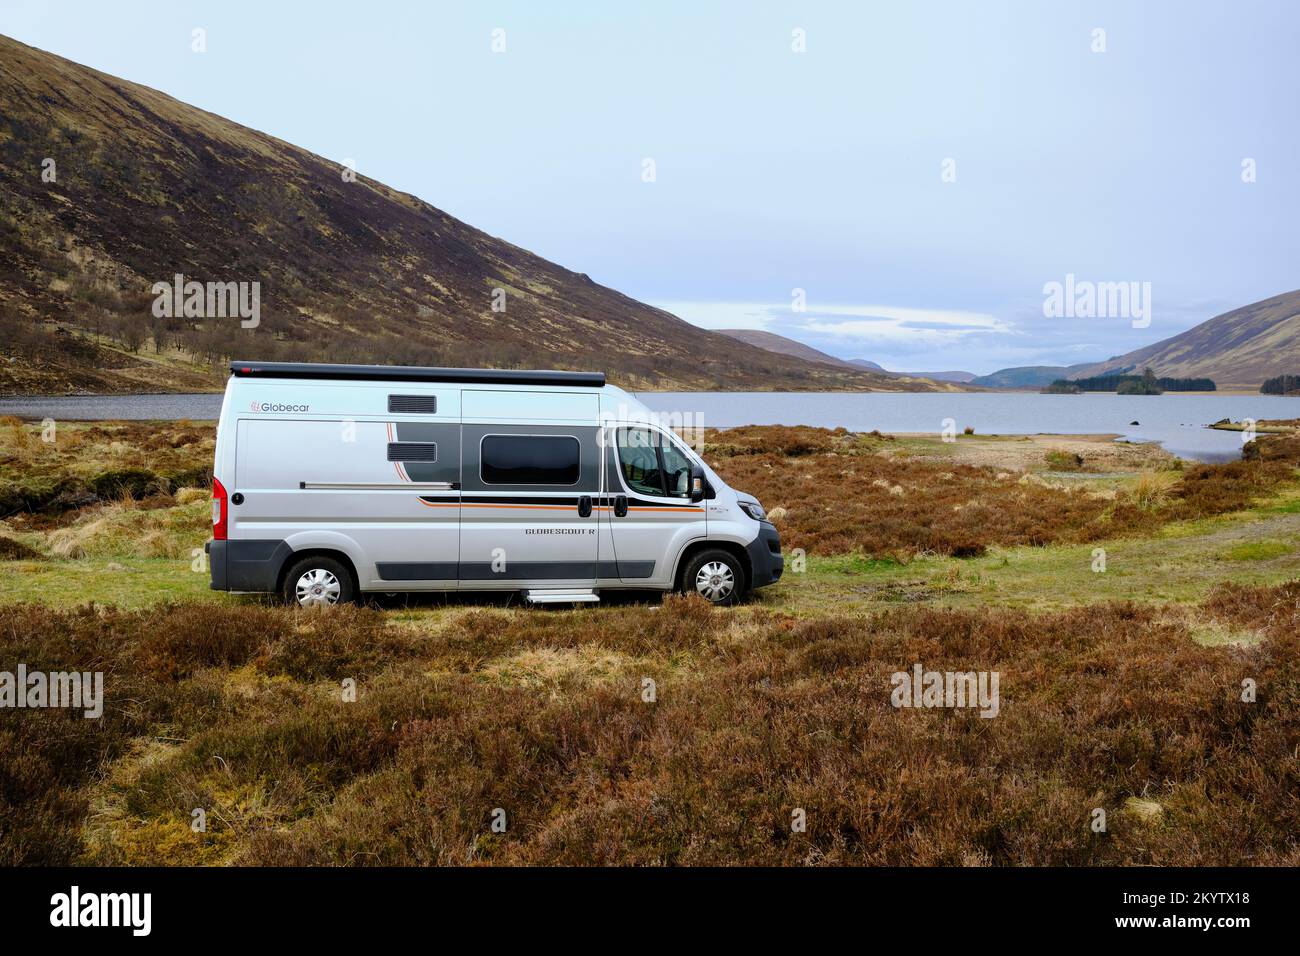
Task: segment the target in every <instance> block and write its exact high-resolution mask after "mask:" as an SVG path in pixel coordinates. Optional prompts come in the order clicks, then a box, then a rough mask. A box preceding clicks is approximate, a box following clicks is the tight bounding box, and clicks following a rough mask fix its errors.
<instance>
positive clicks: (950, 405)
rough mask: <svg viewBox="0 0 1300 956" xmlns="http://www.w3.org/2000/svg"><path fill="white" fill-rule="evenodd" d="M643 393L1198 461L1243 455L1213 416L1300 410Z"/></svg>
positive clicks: (1159, 400)
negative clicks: (1129, 445)
mask: <svg viewBox="0 0 1300 956" xmlns="http://www.w3.org/2000/svg"><path fill="white" fill-rule="evenodd" d="M637 398H639V399H641V401H643V402H645V404H646V405H648V406H649V407H650V408H652V409H654V410H655V411H659V412H666V413H680V414H682V415H693V414H698V415H700V416H702V422H701V423H702V424H704V425H706V426H708V427H711V428H728V427H731V426H735V425H821V426H823V427H825V428H837V427H843V428H847V429H849V430H850V431H871V430H872V429H879V430H880V431H882V432H887V433H888V432H920V433H928V434H939V433H940V432H941V431H942V430H943V427H944V420H945V419H948V418H951V419H953V421H954V422H955V424H956V428H957V430H958V431H962V430H964V429H965V428H966V427H967V426H969V427H972V428H974V429H975V431H976V432H977V433H979V434H981V435H1035V434H1054V435H1119V436H1120V440H1124V441H1154V442H1159V443H1160V444H1161V445H1163V446H1164V447H1165V448H1167V449H1168V450H1169V451H1170V452H1172V453H1173V454H1175V455H1178V456H1180V457H1182V458H1190V459H1195V460H1198V461H1226V460H1228V459H1234V458H1237V457H1239V456H1240V454H1241V434H1240V433H1239V432H1229V431H1218V430H1215V429H1210V428H1206V427H1205V426H1206V425H1209V424H1211V423H1212V422H1217V421H1219V420H1221V419H1224V418H1230V419H1232V420H1234V421H1240V420H1241V419H1243V418H1253V419H1256V420H1259V419H1264V418H1300V398H1282V397H1279V396H1275V395H1179V394H1173V393H1166V394H1164V395H1114V394H1110V393H1097V392H1092V393H1086V394H1083V395H1039V394H1036V393H1026V392H923V393H922V392H901V393H900V392H865V393H863V392H852V393H850V392H795V393H789V392H785V393H782V392H642V393H639V394H638V395H637ZM691 421H694V419H692V420H690V421H688V422H687V423H688V424H690V423H691ZM1131 422H1138V423H1139V424H1137V425H1133V424H1130V423H1131Z"/></svg>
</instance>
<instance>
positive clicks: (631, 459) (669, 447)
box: [618, 428, 691, 498]
mask: <svg viewBox="0 0 1300 956" xmlns="http://www.w3.org/2000/svg"><path fill="white" fill-rule="evenodd" d="M618 465H619V468H620V470H621V471H622V472H623V480H624V481H626V482H627V486H628V488H630V489H632V490H633V491H639V492H641V493H642V494H646V495H660V496H667V497H672V498H689V497H690V493H691V492H690V487H691V462H690V459H688V458H687V457H686V456H685V455H683V454H682V453H681V451H680V450H678V449H677V448H676V447H674V445H673V444H672V442H664V441H663V440H662V438H661V437H660V435H659V433H658V432H655V431H651V430H650V429H648V428H620V429H619V430H618Z"/></svg>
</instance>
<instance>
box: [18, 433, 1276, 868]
mask: <svg viewBox="0 0 1300 956" xmlns="http://www.w3.org/2000/svg"><path fill="white" fill-rule="evenodd" d="M110 434H111V432H110ZM765 434H766V433H765V432H764V430H761V429H739V430H736V431H735V432H734V433H733V432H728V433H723V434H722V435H721V436H717V437H718V438H719V439H720V440H719V441H718V442H717V443H716V447H714V448H713V450H712V451H711V452H710V454H711V455H713V456H714V457H713V458H712V459H711V460H714V461H717V462H719V464H720V467H721V468H723V469H733V470H734V471H735V472H736V473H742V474H745V475H749V476H759V475H760V474H762V473H764V472H768V471H771V472H772V473H773V474H771V475H769V476H768V477H767V478H766V479H765V480H766V481H767V482H769V484H768V485H766V486H764V487H763V488H760V487H758V486H756V485H753V484H746V483H745V482H744V480H741V479H737V483H738V486H739V487H742V488H744V489H745V490H747V491H757V492H758V493H759V495H760V497H761V498H762V499H763V500H764V503H765V504H767V505H768V507H769V510H770V511H771V512H772V513H774V514H777V515H779V517H777V518H776V520H777V521H778V523H779V524H780V525H781V527H782V529H783V534H785V535H786V536H787V537H786V550H787V559H788V560H789V559H790V558H791V557H792V555H791V547H792V546H797V545H794V544H793V542H796V541H799V540H801V538H800V535H804V536H805V538H813V537H815V536H816V534H817V532H818V531H819V529H817V528H813V527H812V526H811V525H808V524H801V522H805V521H810V520H811V518H809V517H808V516H806V515H804V514H802V513H801V512H799V510H798V506H797V505H795V504H794V503H793V502H789V501H785V500H783V499H782V498H780V497H774V490H773V489H775V488H776V487H778V486H780V485H781V483H782V482H783V481H786V480H789V479H791V478H794V479H796V480H798V476H800V475H801V474H804V473H805V472H806V471H812V472H813V473H815V474H820V475H824V476H831V479H832V480H829V481H828V482H827V484H826V488H827V494H829V495H831V496H832V500H833V501H834V503H835V504H836V506H837V507H839V508H840V509H841V510H853V509H856V508H858V507H859V504H858V502H857V498H856V497H855V496H856V495H857V493H858V491H859V490H860V489H862V488H863V487H864V480H863V479H867V480H866V481H865V487H866V488H870V489H872V490H871V491H868V492H865V494H866V495H867V496H868V498H869V500H870V501H871V502H872V508H874V507H876V506H877V505H879V503H880V502H896V503H898V504H899V505H900V510H898V511H892V512H891V511H889V510H888V509H885V510H882V511H878V512H873V511H872V510H871V508H866V509H865V510H863V511H861V512H857V511H854V512H853V513H855V514H861V515H863V516H864V518H863V520H864V521H865V524H864V525H863V528H862V529H859V530H855V531H854V532H853V533H851V534H850V533H841V535H840V537H838V538H835V537H824V538H821V539H818V540H820V542H821V543H820V544H819V545H818V546H816V547H812V548H809V549H808V553H807V554H806V555H805V556H804V557H805V561H806V564H805V565H804V570H802V571H798V570H795V569H794V567H793V561H791V564H790V565H789V567H790V573H788V574H787V575H786V576H785V578H784V579H783V580H782V581H781V582H780V583H779V584H778V585H776V586H774V587H772V588H768V589H764V590H763V591H762V592H760V594H759V596H758V598H757V599H756V600H755V601H753V602H751V603H748V604H744V605H741V606H739V607H736V608H730V609H717V610H715V609H712V608H709V607H707V606H706V605H704V604H703V603H702V602H699V601H697V600H693V599H692V600H687V599H682V598H673V599H669V600H667V601H665V602H663V603H662V604H661V603H660V602H659V600H658V599H657V598H653V597H652V598H650V599H649V600H645V599H640V598H637V597H635V596H634V597H632V598H628V599H622V600H617V601H609V602H605V603H603V604H602V605H601V606H598V607H588V608H578V609H573V610H548V611H537V610H526V609H521V608H519V607H518V606H504V602H503V600H502V599H500V598H498V599H479V598H475V597H459V598H457V597H452V598H450V599H446V598H441V597H422V598H415V599H413V600H411V601H410V602H405V601H389V602H385V603H383V604H381V605H379V606H377V607H345V608H336V609H333V610H331V611H330V612H328V613H324V614H320V613H315V614H313V613H305V612H297V611H294V610H290V609H287V608H283V607H279V606H275V605H273V604H271V603H270V602H268V601H265V600H262V599H259V598H254V597H241V596H234V595H228V594H222V593H217V592H212V591H211V590H209V589H208V586H207V585H208V579H207V575H206V574H205V573H201V572H196V571H195V570H193V569H192V564H191V549H192V547H194V546H195V545H196V544H201V541H202V539H203V538H204V537H206V534H207V521H208V511H207V506H206V502H205V500H204V496H203V495H202V494H201V493H187V492H185V491H183V490H182V491H179V492H176V493H175V494H173V493H171V492H165V491H163V490H161V489H157V488H154V489H151V490H149V491H148V492H147V493H146V494H144V496H143V497H140V498H137V497H136V496H134V495H132V494H119V495H118V496H117V497H114V498H111V499H109V500H106V501H99V502H95V503H91V504H87V505H84V506H81V507H78V508H74V509H70V510H64V511H60V512H58V513H53V514H52V513H47V512H23V513H20V514H18V515H14V516H11V517H10V518H9V519H8V520H5V521H0V539H4V540H7V541H9V542H11V544H10V545H5V547H7V548H8V549H9V550H8V551H7V552H6V553H10V554H14V555H16V556H17V557H13V558H9V559H4V558H0V646H2V647H3V648H4V655H3V656H4V659H5V661H11V662H23V663H25V664H27V666H28V668H29V669H32V670H38V669H47V670H62V669H71V668H77V669H95V670H100V671H103V672H104V674H105V688H106V697H107V700H106V707H105V716H104V718H103V719H102V720H99V721H89V720H85V719H83V718H81V717H79V716H74V715H72V714H69V713H68V712H66V711H40V710H36V711H33V710H24V711H22V712H21V713H20V714H14V715H10V717H8V718H6V719H5V721H4V722H2V723H0V864H15V863H88V864H127V865H149V864H160V865H176V864H193V865H219V864H288V865H298V864H352V865H357V864H395V865H423V864H431V863H432V864H437V863H451V864H468V863H502V864H532V863H560V864H564V863H583V864H604V863H623V864H647V865H663V864H735V863H749V864H760V865H762V864H888V865H917V864H952V865H957V864H978V865H990V864H991V865H1024V864H1061V865H1147V864H1152V865H1208V864H1217V865H1236V864H1243V863H1244V864H1275V865H1295V864H1296V863H1297V862H1300V855H1298V854H1300V851H1298V850H1297V844H1296V838H1295V834H1296V833H1297V832H1300V800H1297V798H1296V796H1295V795H1296V793H1298V792H1300V786H1297V785H1298V784H1300V776H1298V775H1297V774H1298V771H1297V768H1296V764H1295V761H1294V748H1295V741H1296V740H1297V739H1300V717H1298V716H1297V715H1300V707H1297V705H1298V704H1300V699H1298V697H1300V656H1298V655H1297V650H1300V583H1298V582H1297V578H1298V577H1300V512H1298V511H1297V510H1296V507H1295V505H1296V503H1297V502H1300V488H1297V487H1296V485H1295V483H1294V481H1293V476H1294V464H1293V461H1292V459H1291V458H1290V455H1291V452H1290V450H1288V449H1289V446H1287V445H1284V444H1273V443H1274V442H1279V443H1281V442H1285V441H1286V439H1285V437H1277V438H1268V439H1265V440H1262V442H1261V444H1262V448H1261V449H1258V450H1257V451H1258V456H1259V457H1258V458H1252V459H1250V460H1247V461H1244V462H1239V463H1230V464H1228V465H1224V466H1209V467H1202V466H1197V465H1188V466H1185V467H1184V468H1182V469H1181V470H1179V469H1174V468H1163V469H1159V468H1154V467H1153V465H1155V464H1158V462H1156V461H1153V460H1152V459H1150V458H1140V457H1137V456H1136V455H1135V456H1134V457H1133V458H1131V459H1118V458H1114V457H1112V458H1109V459H1107V463H1106V465H1105V466H1104V467H1105V468H1106V469H1107V470H1105V471H1090V469H1091V468H1094V467H1096V466H1097V462H1096V461H1095V460H1090V457H1089V452H1088V451H1087V450H1086V449H1085V450H1084V451H1083V452H1082V453H1081V454H1082V457H1083V458H1084V464H1083V465H1082V466H1081V468H1080V469H1079V470H1077V471H1075V472H1072V473H1070V474H1068V475H1065V476H1064V477H1063V478H1059V479H1058V476H1056V475H1055V474H1054V473H1053V472H1052V471H1051V469H1052V468H1053V465H1054V462H1052V461H1050V460H1048V459H1046V458H1045V455H1044V452H1043V450H1042V448H1041V447H1040V446H1037V445H1034V444H1032V443H1026V442H1022V441H1019V440H1016V441H1011V440H1006V441H998V440H996V439H992V438H985V437H983V436H980V437H978V438H969V439H963V440H962V441H961V442H960V443H955V444H959V445H961V446H962V450H960V451H953V448H952V444H950V443H943V444H942V445H941V444H940V443H939V442H937V441H933V442H927V441H925V440H922V439H914V438H909V439H898V440H891V439H890V438H888V437H886V436H879V435H856V436H855V435H850V434H849V433H847V432H827V431H825V430H820V429H810V430H802V429H789V430H784V429H776V430H773V432H772V433H771V434H770V435H767V437H765ZM199 437H200V441H199V442H187V443H182V447H185V446H194V447H198V446H199V445H201V441H202V438H203V435H202V432H201V431H200V433H199ZM769 439H770V440H769ZM92 447H94V446H93V445H92ZM1070 447H1071V448H1076V447H1079V446H1074V445H1072V446H1070ZM772 448H778V449H780V451H781V454H780V455H779V456H777V455H774V453H773V452H772V451H771V450H770V449H772ZM991 449H992V450H995V451H996V450H997V449H1005V450H1006V452H1007V454H1008V455H1010V454H1014V455H1016V456H1017V458H1016V461H1018V462H1020V463H1021V466H1020V467H1015V466H1013V465H1012V464H1011V463H1003V464H1001V465H998V464H986V463H983V462H987V461H988V460H989V459H988V455H989V454H990V453H991V452H990V450H991ZM1072 453H1078V452H1072ZM117 454H118V455H119V456H120V457H124V458H125V457H129V454H128V453H126V452H119V453H117ZM141 454H143V453H141ZM162 454H164V455H165V454H166V453H165V452H163V453H162ZM187 454H188V452H187ZM1106 454H1109V455H1125V454H1128V452H1127V451H1120V452H1112V451H1110V450H1109V449H1107V450H1106ZM1142 454H1147V453H1142ZM974 456H980V457H978V459H976V458H975V457H974ZM972 460H979V461H980V462H982V463H981V464H971V462H972ZM28 461H30V462H31V463H32V464H31V467H33V468H36V469H39V468H41V467H44V464H43V463H41V462H40V459H39V458H38V457H36V456H35V454H33V456H32V457H31V458H30V459H28ZM1117 462H1118V463H1119V464H1117ZM103 463H104V462H102V461H101V462H94V463H89V462H88V463H87V465H86V467H87V468H96V467H100V466H101V465H102V464H103ZM769 465H770V468H769V467H768V466H769ZM10 467H12V468H16V469H17V473H16V477H17V478H18V479H20V480H21V479H22V478H23V477H24V474H23V472H22V466H21V462H19V463H18V464H13V463H12V462H11V465H10ZM145 467H149V465H148V463H147V462H146V465H145ZM843 471H850V472H854V474H853V475H842V476H840V480H834V476H835V475H836V474H837V473H838V472H843ZM726 473H727V472H725V471H724V474H726ZM945 474H948V475H951V476H952V478H951V479H945V478H942V477H941V476H943V475H945ZM877 480H879V481H880V482H881V484H880V485H876V484H874V482H875V481H877ZM895 487H901V488H902V489H903V494H901V495H900V494H898V493H896V492H894V491H893V488H895ZM985 495H988V496H990V497H991V500H992V501H994V502H995V503H996V504H997V507H999V508H1006V507H1009V503H1010V502H1013V501H1015V502H1022V503H1023V502H1026V501H1036V502H1039V504H1038V505H1037V506H1036V508H1037V510H1036V511H1035V512H1034V514H1035V515H1036V516H1037V517H1033V518H1032V519H1031V524H1032V522H1037V523H1038V524H1037V525H1036V526H1037V527H1038V528H1039V529H1040V530H1041V531H1042V534H1041V537H1042V538H1043V540H1042V541H1041V543H1029V542H1026V541H1023V540H1019V537H1020V535H1019V534H1011V535H1008V534H1007V533H1006V531H1005V529H1004V528H1003V527H1001V526H1000V525H999V523H998V522H992V523H989V524H985V525H979V524H974V523H972V524H969V525H963V528H965V532H964V533H968V534H971V535H974V536H975V537H974V538H973V540H974V541H975V542H976V543H978V544H979V545H980V546H981V547H980V548H979V549H978V550H977V551H976V553H974V554H973V555H972V556H969V557H958V556H956V553H955V551H956V549H947V550H945V549H944V548H942V547H925V548H920V547H916V546H915V544H916V541H915V540H914V539H915V535H916V531H915V530H912V529H911V526H910V525H909V524H908V522H913V523H917V522H920V521H921V520H922V517H923V512H924V510H925V508H939V507H940V506H941V505H947V504H949V503H952V502H962V501H965V502H975V504H973V505H972V504H969V503H968V504H965V505H963V508H972V507H982V506H983V501H984V496H985ZM1079 499H1085V500H1086V501H1087V502H1095V503H1097V505H1096V506H1098V507H1102V508H1103V509H1111V510H1110V514H1111V515H1114V514H1116V513H1121V512H1117V511H1116V510H1115V509H1116V508H1117V503H1123V504H1124V505H1125V506H1126V507H1127V508H1129V509H1131V513H1132V517H1131V520H1130V519H1125V520H1121V521H1118V522H1114V521H1112V523H1111V525H1110V531H1111V533H1110V534H1108V535H1105V536H1101V537H1097V538H1095V539H1091V538H1090V535H1089V534H1080V531H1081V530H1085V531H1087V530H1089V529H1090V528H1092V526H1091V525H1090V524H1089V522H1090V521H1091V520H1092V519H1091V518H1087V520H1085V521H1083V523H1082V524H1080V523H1078V522H1076V521H1075V519H1076V518H1079V517H1080V516H1081V515H1082V516H1084V517H1085V518H1086V516H1087V515H1088V514H1092V512H1090V511H1087V510H1086V509H1090V508H1093V507H1094V505H1093V504H1086V505H1084V506H1079V505H1078V504H1077V502H1078V500H1079ZM1053 502H1055V503H1053ZM1061 502H1065V504H1062V503H1061ZM1139 502H1141V503H1139ZM1077 507H1083V508H1085V510H1084V511H1077V512H1076V511H1073V510H1072V509H1074V508H1077ZM778 508H781V509H783V512H784V513H781V512H778V511H777V509H778ZM995 510H996V509H995ZM1122 513H1123V514H1128V513H1129V512H1127V511H1125V512H1122ZM1058 519H1059V520H1058ZM944 520H947V519H946V516H945V518H944ZM944 520H940V521H935V522H934V523H932V524H931V525H929V526H928V527H931V528H932V529H933V530H934V533H935V534H937V535H943V534H948V533H949V532H948V531H947V530H945V528H944V526H943V525H944ZM823 522H824V523H825V519H823ZM891 522H892V523H891ZM1008 523H1011V524H1013V525H1015V526H1016V527H1020V528H1022V529H1023V528H1024V527H1028V526H1030V525H1026V524H1024V523H1023V522H1022V523H1020V524H1016V522H1006V521H1002V522H1001V524H1002V525H1005V524H1008ZM873 535H874V536H875V539H880V540H883V541H886V542H887V543H888V545H889V546H888V547H880V548H879V549H875V550H873V549H869V548H866V547H863V546H862V543H863V542H865V541H870V540H875V539H873V538H872V537H871V536H873ZM909 535H911V536H912V538H911V539H909ZM909 540H911V541H912V544H911V546H909V545H908V542H909ZM949 540H955V539H949ZM836 541H838V542H839V544H838V545H834V546H832V542H836ZM74 545H75V547H73V546H74ZM78 549H79V550H78ZM1099 549H1100V550H1102V551H1104V570H1100V565H1099V564H1098V551H1099ZM67 553H79V554H83V555H85V556H83V557H77V558H69V557H66V556H60V555H61V554H67ZM88 602H93V603H88ZM915 663H921V664H922V665H923V666H924V667H926V668H927V669H937V670H960V671H967V670H996V671H998V672H999V674H1000V677H1001V709H1000V712H999V716H998V717H997V718H994V719H991V720H985V719H981V718H980V717H978V716H977V715H976V714H974V713H971V712H968V711H961V710H944V709H940V710H899V709H895V708H894V707H892V706H890V703H889V692H890V687H891V684H890V675H891V674H892V673H893V672H895V671H898V670H907V669H909V668H910V667H911V666H912V665H913V664H915ZM1246 677H1249V678H1250V679H1252V680H1253V681H1255V683H1256V685H1257V687H1258V692H1259V694H1258V698H1257V700H1256V701H1255V702H1254V703H1250V704H1248V703H1246V702H1244V701H1242V700H1241V697H1240V688H1241V682H1242V680H1243V679H1244V678H1246ZM647 681H652V682H653V688H654V699H653V701H647V699H646V697H645V693H646V687H647V686H648V685H647ZM346 682H355V685H354V686H355V688H356V695H355V699H348V698H347V697H346V696H345V693H344V692H345V690H346V689H347V687H349V686H353V685H351V684H349V683H346ZM1097 807H1102V808H1104V809H1106V810H1107V814H1108V819H1109V822H1110V826H1109V829H1108V831H1107V832H1106V833H1105V834H1096V833H1094V832H1093V831H1092V830H1091V827H1090V826H1089V823H1090V821H1091V814H1092V810H1093V809H1095V808H1097ZM196 808H198V809H203V810H204V812H205V813H206V815H207V820H208V828H207V831H206V832H201V833H196V832H194V831H193V830H192V829H191V827H190V823H191V819H192V813H193V811H194V810H195V809H196ZM497 808H501V809H503V810H504V811H505V813H506V818H507V821H508V825H507V829H506V831H505V832H504V833H497V832H493V830H492V828H491V826H490V821H491V818H492V814H493V812H494V811H495V810H496V809H497ZM795 808H801V809H803V810H805V811H806V813H807V819H808V822H809V825H808V829H807V831H806V832H802V833H795V832H793V831H792V830H791V828H790V825H789V824H790V819H791V813H792V812H793V810H794V809H795Z"/></svg>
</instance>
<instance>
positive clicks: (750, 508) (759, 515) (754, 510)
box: [736, 501, 767, 521]
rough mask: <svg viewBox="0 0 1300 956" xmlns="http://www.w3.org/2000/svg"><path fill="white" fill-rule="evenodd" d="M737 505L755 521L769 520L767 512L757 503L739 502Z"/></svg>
mask: <svg viewBox="0 0 1300 956" xmlns="http://www.w3.org/2000/svg"><path fill="white" fill-rule="evenodd" d="M736 504H738V505H740V510H741V511H743V512H745V514H747V515H749V516H750V517H751V518H753V519H754V520H755V521H766V520H767V512H766V511H764V510H763V506H762V505H760V504H759V503H758V502H757V501H738V502H736Z"/></svg>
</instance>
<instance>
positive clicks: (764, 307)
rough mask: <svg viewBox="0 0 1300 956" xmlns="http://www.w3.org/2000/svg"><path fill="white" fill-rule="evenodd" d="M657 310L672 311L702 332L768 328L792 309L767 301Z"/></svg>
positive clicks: (670, 304) (668, 305) (671, 306)
mask: <svg viewBox="0 0 1300 956" xmlns="http://www.w3.org/2000/svg"><path fill="white" fill-rule="evenodd" d="M652 305H654V307H655V308H656V309H663V310H664V311H665V312H671V313H672V314H673V315H675V316H677V317H678V318H680V319H684V320H686V321H687V322H689V323H691V325H695V326H699V327H700V328H702V329H767V328H768V327H769V326H771V325H772V323H773V322H775V321H777V319H778V318H780V315H781V313H782V312H784V313H785V314H787V315H788V314H790V307H789V306H788V305H786V306H776V305H772V304H771V303H766V302H654V303H652Z"/></svg>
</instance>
